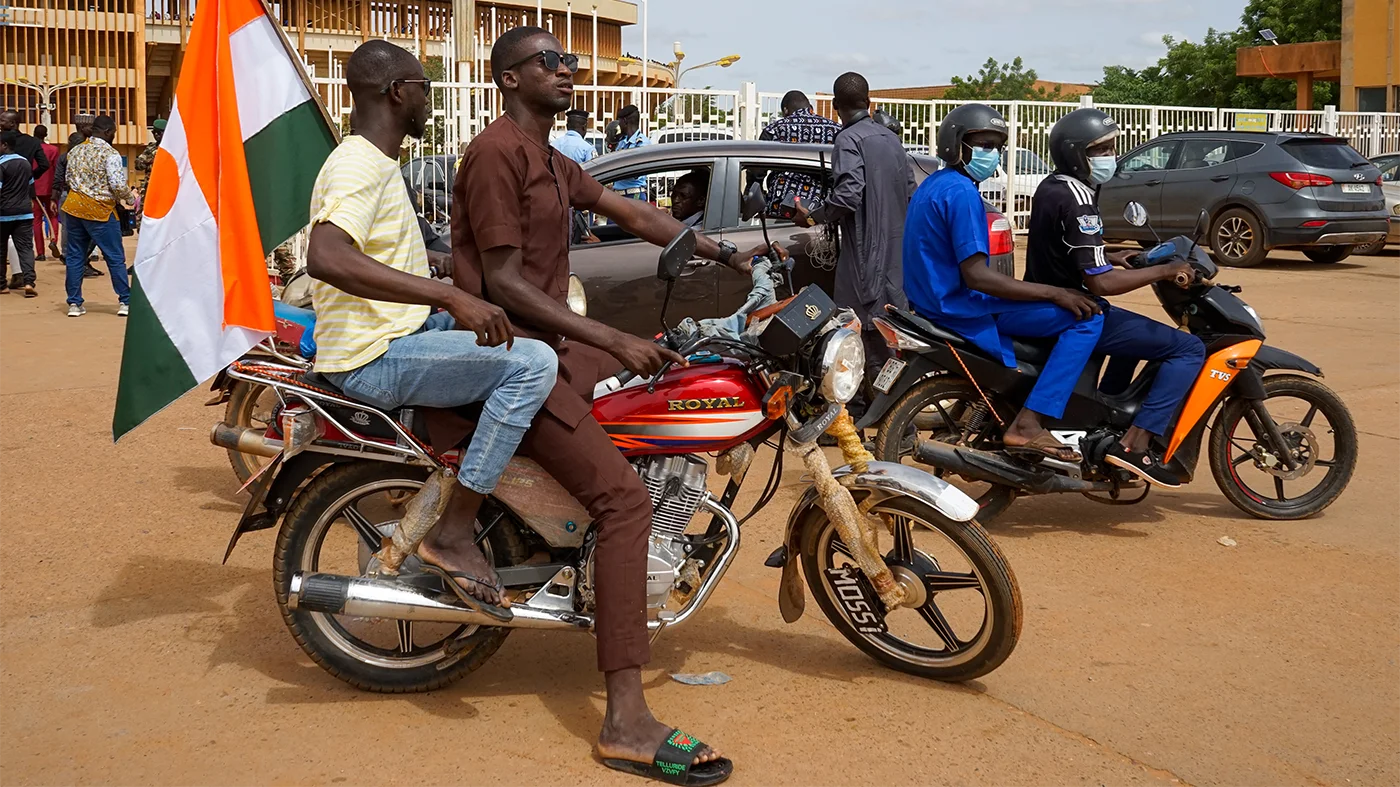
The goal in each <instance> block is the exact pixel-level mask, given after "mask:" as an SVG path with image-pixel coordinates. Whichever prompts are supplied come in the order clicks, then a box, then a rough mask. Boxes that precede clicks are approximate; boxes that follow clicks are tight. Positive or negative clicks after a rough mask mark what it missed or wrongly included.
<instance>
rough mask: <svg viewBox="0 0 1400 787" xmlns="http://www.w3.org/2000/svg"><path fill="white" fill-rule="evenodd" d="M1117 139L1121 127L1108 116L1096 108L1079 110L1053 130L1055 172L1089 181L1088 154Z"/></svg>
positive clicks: (1067, 116) (1051, 152)
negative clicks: (1089, 150) (1098, 146)
mask: <svg viewBox="0 0 1400 787" xmlns="http://www.w3.org/2000/svg"><path fill="white" fill-rule="evenodd" d="M1117 136H1118V123H1117V122H1116V121H1115V120H1114V119H1113V118H1111V117H1109V116H1108V113H1106V112H1104V111H1103V110H1099V109H1094V108H1093V107H1084V108H1083V109H1076V110H1074V111H1073V112H1071V113H1069V114H1068V115H1065V116H1064V117H1062V118H1060V119H1059V121H1058V122H1057V123H1055V125H1054V127H1052V128H1051V129H1050V159H1051V160H1052V161H1054V162H1055V169H1058V170H1059V171H1061V172H1063V173H1065V174H1066V175H1070V176H1072V177H1076V178H1079V179H1080V180H1085V181H1087V180H1088V179H1089V157H1088V154H1087V153H1086V151H1088V149H1089V148H1091V147H1093V146H1095V145H1098V144H1100V143H1103V142H1107V141H1109V140H1111V139H1113V138H1115V137H1117Z"/></svg>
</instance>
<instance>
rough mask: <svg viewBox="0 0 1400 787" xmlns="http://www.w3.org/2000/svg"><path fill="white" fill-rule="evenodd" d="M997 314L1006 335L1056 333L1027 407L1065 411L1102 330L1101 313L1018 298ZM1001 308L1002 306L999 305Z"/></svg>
mask: <svg viewBox="0 0 1400 787" xmlns="http://www.w3.org/2000/svg"><path fill="white" fill-rule="evenodd" d="M1011 305H1012V306H1013V308H1011V309H1009V310H1007V311H1003V312H1001V313H1000V314H997V315H996V321H997V331H998V332H1000V333H1002V334H1003V335H1005V336H1024V337H1031V338H1047V337H1050V336H1058V337H1059V338H1058V339H1057V340H1056V341H1055V349H1054V350H1052V351H1051V352H1050V359H1049V360H1047V361H1046V362H1045V368H1044V369H1041V370H1040V377H1039V378H1038V379H1037V380H1036V381H1035V387H1034V388H1032V389H1031V395H1030V397H1029V398H1028V399H1026V407H1028V408H1030V409H1031V410H1034V411H1035V412H1037V413H1040V414H1041V415H1044V416H1047V417H1049V418H1059V417H1060V416H1062V415H1064V414H1065V405H1067V404H1069V397H1070V395H1071V394H1073V393H1074V384H1075V383H1076V382H1078V381H1079V375H1081V374H1083V373H1084V366H1085V365H1086V364H1088V363H1089V356H1091V355H1093V354H1094V345H1096V344H1097V343H1098V341H1099V334H1100V333H1102V331H1103V325H1104V321H1103V315H1101V314H1096V315H1094V316H1093V317H1090V318H1089V319H1087V320H1081V319H1079V318H1077V317H1075V316H1074V315H1073V314H1071V313H1070V312H1068V311H1066V310H1064V309H1061V308H1060V307H1059V306H1056V305H1055V304H1053V303H1045V302H1041V301H1021V302H1015V303H1013V304H1011ZM998 308H1001V307H998Z"/></svg>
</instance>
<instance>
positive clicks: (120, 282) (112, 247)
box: [63, 216, 131, 306]
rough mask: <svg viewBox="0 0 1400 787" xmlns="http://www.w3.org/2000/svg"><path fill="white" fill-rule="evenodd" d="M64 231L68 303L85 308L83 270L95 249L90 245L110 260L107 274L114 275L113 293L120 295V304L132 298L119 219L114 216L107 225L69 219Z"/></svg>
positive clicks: (65, 223)
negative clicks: (95, 244)
mask: <svg viewBox="0 0 1400 787" xmlns="http://www.w3.org/2000/svg"><path fill="white" fill-rule="evenodd" d="M64 227H65V229H64V231H63V235H64V238H63V240H64V243H65V244H67V248H66V250H65V252H66V256H65V258H64V266H65V267H66V268H67V271H66V272H65V273H66V275H65V276H64V284H65V285H66V286H67V288H68V302H69V303H71V304H77V305H79V306H81V305H82V304H83V268H85V267H87V258H88V254H89V253H90V251H91V249H92V246H90V245H89V242H96V243H97V248H99V249H102V256H103V257H104V258H106V260H107V270H108V271H109V272H110V273H111V275H112V289H113V290H115V291H116V293H117V300H118V301H119V302H121V303H126V302H127V300H128V299H130V298H131V285H130V284H129V283H128V282H127V280H126V251H125V250H123V249H122V231H121V225H120V224H119V223H118V222H117V217H116V216H112V217H110V218H108V219H107V220H106V221H89V220H88V219H80V218H78V217H77V216H68V217H66V218H65V219H64Z"/></svg>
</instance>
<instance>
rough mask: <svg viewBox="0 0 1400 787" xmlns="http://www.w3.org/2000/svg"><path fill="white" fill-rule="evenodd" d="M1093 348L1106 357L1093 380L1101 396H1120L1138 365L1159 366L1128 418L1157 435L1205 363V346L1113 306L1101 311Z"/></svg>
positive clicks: (1186, 334) (1163, 326)
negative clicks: (1100, 375)
mask: <svg viewBox="0 0 1400 787" xmlns="http://www.w3.org/2000/svg"><path fill="white" fill-rule="evenodd" d="M1097 349H1098V351H1099V352H1101V353H1106V354H1108V355H1109V356H1111V358H1110V360H1109V362H1108V368H1107V369H1105V370H1104V374H1103V379H1102V380H1100V381H1099V390H1100V391H1103V392H1104V393H1107V394H1118V393H1122V392H1123V390H1124V389H1126V388H1127V387H1128V383H1130V382H1132V379H1133V372H1134V371H1136V370H1137V364H1138V361H1161V362H1162V365H1161V367H1160V368H1158V370H1157V378H1156V379H1155V380H1153V381H1152V386H1151V387H1150V388H1149V389H1148V391H1147V398H1146V399H1144V400H1143V402H1142V408H1141V409H1140V410H1138V414H1137V417H1135V418H1134V419H1133V426H1136V427H1139V428H1141V429H1143V430H1145V431H1148V432H1151V433H1152V434H1155V435H1157V436H1158V437H1161V436H1163V435H1164V434H1166V431H1167V427H1168V426H1170V425H1171V420H1172V415H1174V414H1175V413H1176V408H1177V407H1178V406H1179V405H1180V404H1181V400H1182V399H1184V398H1186V394H1187V392H1188V391H1190V390H1191V385H1192V383H1194V382H1196V377H1197V376H1198V375H1199V374H1200V373H1201V367H1202V366H1204V365H1205V362H1206V346H1205V345H1204V344H1203V343H1202V342H1201V340H1200V339H1198V338H1196V337H1195V336H1192V335H1191V334H1189V333H1187V332H1186V331H1178V330H1176V329H1174V328H1172V327H1171V326H1168V325H1163V324H1162V323H1160V322H1157V321H1156V320H1152V319H1149V318H1147V317H1144V316H1142V315H1141V314H1134V313H1133V312H1130V311H1128V310H1127V309H1120V308H1118V307H1116V306H1109V307H1106V308H1105V309H1104V320H1103V334H1102V335H1101V336H1099V344H1098V348H1097Z"/></svg>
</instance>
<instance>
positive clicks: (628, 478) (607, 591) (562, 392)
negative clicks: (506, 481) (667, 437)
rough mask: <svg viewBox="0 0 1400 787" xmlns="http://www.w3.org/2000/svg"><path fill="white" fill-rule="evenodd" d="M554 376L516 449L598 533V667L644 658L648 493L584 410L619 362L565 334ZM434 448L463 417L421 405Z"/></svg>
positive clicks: (449, 442) (451, 441)
mask: <svg viewBox="0 0 1400 787" xmlns="http://www.w3.org/2000/svg"><path fill="white" fill-rule="evenodd" d="M557 350H558V353H559V377H558V379H557V381H556V382H555V384H554V390H553V391H551V392H550V394H549V398H548V399H547V400H545V405H544V408H543V409H541V410H540V412H539V414H538V415H536V416H535V422H534V425H533V426H531V427H530V430H529V431H528V432H526V433H525V438H524V439H523V440H522V441H521V443H520V453H521V454H522V455H524V456H528V457H530V458H531V459H533V460H535V461H536V462H538V463H539V464H540V466H541V467H543V468H544V469H545V470H546V471H547V472H548V473H549V474H550V475H552V476H554V479H555V480H556V481H558V482H559V483H560V484H561V485H562V486H563V487H564V488H565V489H566V490H568V492H569V494H571V495H573V496H574V498H575V499H576V500H578V502H579V504H580V505H582V506H583V507H584V508H585V509H587V510H588V515H589V516H590V517H591V518H592V520H593V529H594V530H595V531H596V533H597V537H598V541H597V544H596V545H595V547H594V552H593V566H594V573H593V589H594V593H595V596H596V599H595V614H596V618H595V620H594V623H593V630H594V633H595V634H597V637H598V669H599V670H600V671H602V672H612V671H614V670H620V669H627V668H629V667H640V666H642V665H643V664H646V663H647V662H648V661H650V660H651V644H650V642H649V641H648V640H649V636H648V634H647V601H646V581H647V537H648V536H649V535H650V534H651V495H649V494H648V493H647V488H646V485H645V484H643V483H642V479H641V477H640V476H638V475H637V472H636V471H635V470H633V469H632V465H630V464H629V463H628V462H627V460H626V459H624V458H623V457H622V453H621V452H620V451H618V450H617V447H616V446H614V445H613V444H612V440H611V439H610V438H609V437H608V433H607V432H605V431H603V427H602V426H601V425H599V423H598V421H597V419H595V418H594V417H593V415H592V404H591V402H592V396H593V384H594V383H595V382H597V380H598V379H599V377H600V376H605V375H606V374H610V373H611V372H612V371H615V370H616V369H617V368H618V367H619V366H621V364H619V363H618V362H617V361H616V360H613V359H612V358H611V357H610V356H608V355H607V354H606V353H603V352H601V351H599V350H595V349H593V348H591V347H586V346H583V345H579V344H576V343H572V342H565V343H564V344H563V345H562V346H560V347H558V348H557ZM428 429H429V435H430V437H431V438H432V443H433V447H434V448H435V449H436V450H438V451H444V450H447V449H450V448H453V447H455V446H457V445H459V444H461V442H462V441H463V439H465V436H466V435H467V434H468V433H469V432H470V429H471V425H470V423H469V422H466V421H463V420H462V419H461V418H459V417H458V416H456V415H455V414H454V413H452V412H450V411H444V410H434V411H431V412H429V413H428Z"/></svg>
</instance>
